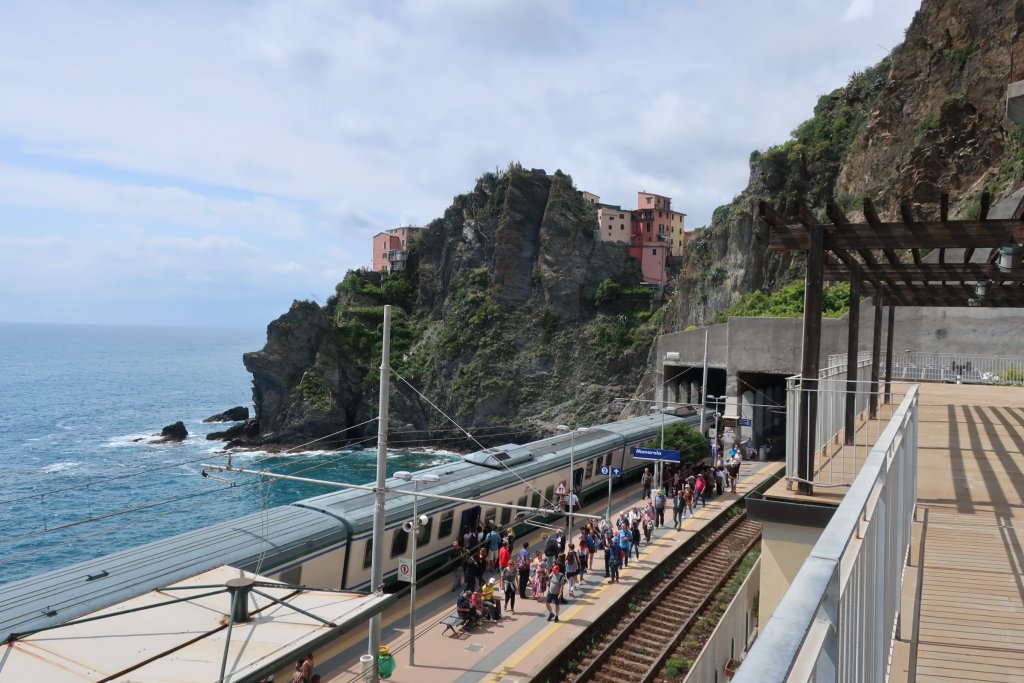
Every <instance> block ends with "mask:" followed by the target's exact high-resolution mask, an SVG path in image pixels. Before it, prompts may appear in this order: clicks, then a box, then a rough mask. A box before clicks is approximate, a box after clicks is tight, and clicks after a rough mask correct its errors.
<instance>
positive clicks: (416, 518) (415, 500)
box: [394, 471, 441, 666]
mask: <svg viewBox="0 0 1024 683" xmlns="http://www.w3.org/2000/svg"><path fill="white" fill-rule="evenodd" d="M394 476H395V479H401V480H402V481H405V482H412V484H413V487H414V488H413V492H414V494H415V493H419V491H420V482H424V481H426V482H434V481H440V480H441V477H439V476H437V475H436V474H421V475H420V476H418V477H414V476H413V475H412V472H405V471H402V472H395V475H394ZM419 500H420V497H419V496H417V495H413V497H412V519H411V520H409V521H408V522H406V523H404V524H403V525H402V529H403V530H405V533H407V534H408V535H409V537H411V538H412V560H411V564H412V567H411V576H410V582H409V666H416V546H418V545H419V540H420V539H419V535H420V529H422V528H423V527H425V526H427V524H429V523H430V518H429V517H427V516H426V515H423V516H420V515H419V514H418V512H419V505H418V504H419Z"/></svg>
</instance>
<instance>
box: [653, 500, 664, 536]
mask: <svg viewBox="0 0 1024 683" xmlns="http://www.w3.org/2000/svg"><path fill="white" fill-rule="evenodd" d="M654 514H655V515H656V518H655V520H654V526H655V528H661V527H663V526H665V494H664V493H662V492H661V491H658V492H657V493H656V494H655V495H654Z"/></svg>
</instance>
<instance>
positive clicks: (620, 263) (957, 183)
mask: <svg viewBox="0 0 1024 683" xmlns="http://www.w3.org/2000/svg"><path fill="white" fill-rule="evenodd" d="M1022 7H1024V0H960V1H956V2H954V1H953V0H925V2H924V3H923V5H922V7H921V9H920V10H919V11H918V13H917V15H916V16H915V18H914V20H913V22H912V23H911V25H910V27H909V28H908V29H907V32H906V39H905V41H904V43H903V44H901V45H900V46H898V47H897V48H896V49H894V50H893V51H892V53H891V54H890V55H889V56H888V57H886V58H885V59H884V60H882V62H880V63H879V64H877V65H875V66H872V67H870V68H867V69H865V70H864V71H863V72H859V73H856V74H853V75H852V76H851V77H850V78H849V81H848V83H847V84H846V85H845V86H844V87H841V88H839V89H837V90H835V91H833V92H831V93H829V94H827V95H824V96H822V97H821V98H820V99H819V101H818V103H817V106H816V107H815V109H814V113H813V116H812V117H811V118H810V119H808V120H807V121H805V122H804V123H802V124H801V125H800V126H798V127H797V128H796V130H794V131H793V135H792V138H791V139H790V140H787V141H786V142H784V143H782V144H780V145H778V146H775V147H771V148H769V149H767V150H765V151H763V152H762V151H755V152H753V153H752V154H751V156H750V181H749V183H748V185H747V187H746V188H745V189H743V190H742V191H741V192H740V193H739V194H738V195H737V196H736V197H735V199H734V200H733V201H732V202H730V203H729V204H727V205H724V206H721V207H719V208H718V209H717V210H716V211H715V212H714V215H713V218H712V221H711V223H710V224H709V225H708V226H706V227H705V228H704V229H701V230H699V231H697V233H696V235H695V236H694V238H693V239H692V241H691V242H690V244H689V247H688V253H687V255H686V258H685V259H684V262H683V268H682V273H681V274H680V276H679V277H678V278H677V279H676V280H675V281H674V282H673V283H672V284H671V286H670V287H669V288H668V289H669V291H670V292H673V294H672V299H671V302H670V305H668V306H664V307H661V308H658V306H657V303H656V302H653V301H652V300H651V296H650V293H649V292H646V291H644V290H643V289H642V288H636V287H632V288H631V285H633V284H634V283H636V282H638V280H639V273H638V272H637V271H636V266H635V264H634V262H633V261H632V260H631V259H630V258H628V255H627V253H626V250H625V247H623V246H621V245H613V244H605V243H600V242H597V241H595V239H594V237H593V228H594V225H595V215H594V212H593V209H592V207H590V206H589V205H587V203H586V202H585V201H584V200H583V199H582V198H581V197H580V196H579V193H578V192H577V191H576V190H575V188H574V187H573V184H572V180H571V178H569V176H567V175H565V174H562V173H560V172H556V173H555V174H553V175H548V174H546V173H545V172H543V171H538V170H533V171H528V170H525V169H523V168H521V167H519V166H518V165H513V166H510V167H509V168H508V169H507V170H506V171H503V172H500V173H487V174H484V175H483V176H482V177H481V178H480V179H479V180H478V182H477V183H476V186H475V187H474V188H473V190H472V191H471V192H468V193H467V194H464V195H460V196H458V197H456V198H455V199H454V201H453V203H452V205H451V207H449V209H448V210H447V211H445V214H444V216H443V217H442V218H439V219H437V220H435V221H433V222H432V223H431V224H430V225H429V226H427V228H426V229H425V230H424V231H423V232H422V234H421V236H420V239H419V241H418V242H416V243H415V244H414V246H413V247H412V249H411V254H410V258H409V263H408V267H407V269H406V270H405V271H403V272H402V273H398V274H395V275H391V276H386V277H384V278H381V277H380V276H379V275H376V274H373V273H366V272H354V273H350V274H349V275H348V276H346V278H345V280H344V281H343V282H342V283H340V284H339V285H338V290H337V292H336V295H335V296H332V297H331V298H330V299H329V300H328V302H327V304H326V305H324V306H320V305H317V304H315V303H311V302H296V303H295V304H294V305H293V306H292V309H291V310H290V311H289V312H288V313H286V314H285V315H284V316H282V317H281V318H279V319H278V320H276V321H274V322H273V323H271V324H270V325H269V327H268V335H267V336H268V340H267V345H266V346H265V347H264V349H263V350H262V351H259V352H255V353H250V354H246V356H245V359H244V360H245V365H246V368H248V369H249V371H250V372H252V373H253V378H254V379H253V396H254V400H255V403H256V417H255V419H254V420H250V421H249V422H248V423H246V424H245V425H243V426H240V427H237V428H233V430H234V431H233V432H232V433H231V434H229V435H228V436H229V437H237V438H239V439H240V440H241V442H242V443H248V444H261V445H262V444H267V443H287V444H295V443H303V442H306V441H309V440H312V439H316V438H323V437H325V436H327V435H333V436H331V437H330V438H328V439H326V440H325V441H323V442H321V443H323V444H332V445H333V444H337V443H345V442H348V441H351V440H357V439H360V438H362V437H365V436H370V435H372V434H373V433H375V430H376V427H375V425H374V424H373V422H372V418H373V415H374V414H375V413H376V410H377V408H376V406H377V367H378V365H379V363H380V323H381V320H382V311H383V305H384V304H391V305H392V306H393V310H394V330H393V342H392V345H393V353H392V364H393V367H394V370H395V373H396V376H395V378H394V379H393V387H394V389H393V392H392V397H391V401H392V410H391V416H392V418H391V419H392V429H393V432H398V434H397V435H396V436H393V437H392V439H393V442H398V441H400V440H401V439H405V440H406V441H407V442H409V443H413V442H415V443H431V444H436V445H441V446H453V447H454V446H471V445H472V444H470V443H468V442H467V441H466V439H465V436H464V434H463V433H462V431H461V429H462V428H465V429H467V430H470V431H473V432H474V433H475V434H484V433H489V435H490V436H489V438H488V437H485V439H484V440H485V441H488V442H489V443H501V442H506V441H511V440H518V439H523V438H529V437H533V436H537V435H538V434H540V433H546V432H550V430H551V428H552V427H553V426H554V425H555V424H558V423H569V424H582V423H585V422H590V421H594V420H599V419H602V418H609V417H613V416H614V415H615V414H616V413H617V412H618V408H617V407H616V404H615V403H614V402H613V400H612V399H614V398H617V397H625V396H629V395H631V394H632V393H633V392H635V391H638V390H640V391H642V390H644V388H645V387H647V388H649V386H650V377H648V378H647V379H646V380H644V381H641V375H642V374H643V372H644V370H645V369H647V368H648V367H649V366H650V365H651V363H650V359H649V358H648V354H649V349H650V348H651V343H652V341H653V340H654V337H655V335H656V334H657V333H658V332H659V331H662V330H664V329H672V328H674V329H681V328H683V327H685V326H689V325H699V324H705V323H708V322H711V321H712V320H714V318H715V316H716V315H721V314H722V312H723V311H726V310H727V309H728V308H729V306H730V305H732V304H733V303H735V302H736V301H737V300H738V299H739V298H740V297H742V296H744V295H745V294H748V293H751V292H754V291H757V290H761V291H765V292H771V291H774V290H777V289H778V288H780V287H782V286H783V285H785V284H787V283H789V282H791V281H793V280H795V279H798V278H801V277H802V276H803V262H802V258H801V257H794V256H792V255H790V254H775V253H769V252H768V251H767V242H768V229H767V226H766V225H764V223H763V222H761V221H760V220H759V219H758V218H757V207H758V203H759V202H760V201H761V200H767V201H769V202H770V203H772V204H773V205H774V206H775V207H776V208H777V209H779V210H780V211H782V212H783V213H784V214H788V215H793V213H794V212H795V210H796V206H797V205H798V204H799V203H800V202H806V203H807V204H808V205H809V206H810V207H811V208H812V210H813V211H816V212H818V214H819V215H821V216H824V207H825V204H826V202H827V201H828V199H829V198H833V197H834V198H835V199H836V200H837V201H838V202H839V204H840V205H841V206H842V207H843V208H844V210H845V211H846V212H847V214H848V215H849V216H850V217H851V219H854V220H859V219H860V218H861V215H860V209H859V207H860V206H861V200H862V198H864V197H870V198H871V199H872V200H873V201H874V202H875V205H876V206H877V207H878V208H879V210H880V211H881V212H883V213H884V214H885V216H886V217H889V216H892V215H893V214H894V213H895V211H896V207H897V205H898V200H899V199H900V198H901V197H910V198H911V199H912V200H913V201H914V202H916V206H917V207H918V208H917V210H918V211H919V212H922V213H924V212H927V211H929V210H931V204H930V203H931V202H935V201H937V199H938V193H939V192H941V191H946V192H949V193H950V194H951V196H952V200H953V201H952V207H951V215H954V216H957V215H961V216H963V215H969V214H970V213H971V212H972V211H977V210H978V205H977V200H976V197H977V193H978V192H979V191H980V190H981V189H982V188H987V189H989V190H991V191H993V192H994V193H995V195H996V198H998V197H999V196H1001V195H1005V194H1008V193H1009V192H1010V191H1012V190H1013V189H1014V188H1015V187H1016V186H1019V185H1020V183H1021V179H1022V173H1024V134H1022V133H1021V131H1020V130H1019V129H1017V128H1015V127H1014V125H1013V124H1012V123H1010V122H1009V121H1008V120H1007V118H1006V116H1005V113H1004V106H1005V105H1004V98H1005V89H1006V85H1007V83H1008V82H1009V81H1010V80H1011V79H1017V78H1021V77H1022V74H1021V73H1014V69H1015V68H1017V69H1018V71H1024V49H1022V46H1021V41H1020V27H1021V25H1022V20H1024V9H1022ZM1015 64H1017V65H1020V67H1014V65H1015ZM682 201H683V202H684V203H685V199H682ZM638 387H639V389H638ZM456 423H457V425H459V426H458V427H456V426H455V425H456ZM396 437H397V438H396Z"/></svg>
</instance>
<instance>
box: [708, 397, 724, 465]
mask: <svg viewBox="0 0 1024 683" xmlns="http://www.w3.org/2000/svg"><path fill="white" fill-rule="evenodd" d="M728 398H729V397H728V396H727V395H726V396H708V400H709V401H711V403H712V404H713V405H714V406H715V439H716V440H717V439H718V438H719V437H720V436H721V434H720V433H719V431H718V418H720V417H722V412H723V411H724V410H725V402H726V400H728ZM719 404H721V405H722V410H721V411H720V410H718V406H719ZM719 455H721V453H719ZM712 464H714V463H712Z"/></svg>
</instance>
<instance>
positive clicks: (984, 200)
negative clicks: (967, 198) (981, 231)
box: [978, 192, 992, 221]
mask: <svg viewBox="0 0 1024 683" xmlns="http://www.w3.org/2000/svg"><path fill="white" fill-rule="evenodd" d="M991 204H992V195H990V194H989V193H988V192H982V193H981V209H980V210H979V211H978V220H979V221H983V220H987V219H988V210H989V207H990V206H991Z"/></svg>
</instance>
